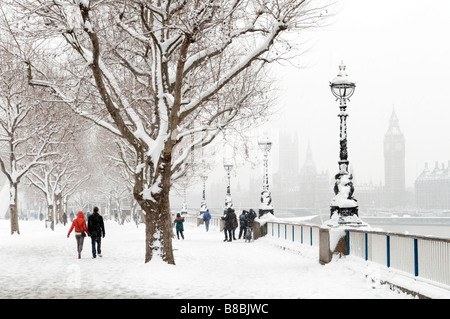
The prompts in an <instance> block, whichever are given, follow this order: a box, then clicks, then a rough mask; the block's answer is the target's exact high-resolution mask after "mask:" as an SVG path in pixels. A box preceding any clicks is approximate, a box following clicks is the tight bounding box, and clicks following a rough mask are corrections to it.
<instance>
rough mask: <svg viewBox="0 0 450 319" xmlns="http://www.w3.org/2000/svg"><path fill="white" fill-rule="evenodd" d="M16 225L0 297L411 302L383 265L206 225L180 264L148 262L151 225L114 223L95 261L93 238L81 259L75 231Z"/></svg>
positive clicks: (2, 247) (181, 253)
mask: <svg viewBox="0 0 450 319" xmlns="http://www.w3.org/2000/svg"><path fill="white" fill-rule="evenodd" d="M9 227H10V225H9V221H7V220H0V287H1V289H0V298H95V299H97V298H176V299H187V298H188V299H190V298H195V299H197V298H201V299H204V298H211V299H212V298H214V299H236V298H237V299H240V298H258V299H259V298H261V299H278V298H284V299H291V298H412V297H411V296H410V295H407V294H405V293H403V292H399V291H395V290H391V289H389V287H388V286H387V285H383V284H380V283H379V282H373V281H372V280H371V279H370V278H369V277H367V276H366V274H370V273H374V272H377V271H379V270H378V269H377V266H376V265H375V266H374V265H373V264H368V263H366V262H364V261H360V260H357V259H354V258H351V257H345V258H340V259H336V260H333V261H332V262H331V263H330V264H328V265H325V266H321V265H320V264H319V262H318V252H317V248H313V247H308V246H300V245H298V246H294V245H290V246H284V249H283V248H282V247H281V246H280V242H278V241H277V240H274V239H270V238H261V239H258V240H257V241H255V242H252V243H245V242H244V241H243V240H237V241H233V242H231V243H230V242H223V233H220V232H219V231H218V230H217V228H214V227H211V229H210V231H209V232H208V233H207V232H205V229H204V227H203V225H201V226H200V227H196V226H194V225H191V224H187V223H185V240H177V239H176V238H175V239H174V248H175V258H176V264H177V265H176V266H173V265H166V264H164V263H162V262H160V261H152V262H150V263H148V264H145V263H144V225H141V226H139V228H137V227H136V225H135V224H133V223H129V224H126V225H123V226H120V225H118V224H116V223H114V222H111V221H107V222H106V224H105V227H106V237H105V238H104V239H103V240H102V253H103V258H99V257H97V258H96V259H92V258H91V244H90V238H89V237H86V240H85V243H84V250H83V253H82V258H81V259H77V253H76V245H75V238H74V234H73V233H72V234H71V236H70V238H67V236H66V235H67V231H68V229H69V225H66V226H62V225H56V227H55V231H51V230H49V229H45V227H44V223H43V222H39V221H20V233H21V235H13V236H11V235H10V228H9ZM440 297H443V298H450V292H449V293H448V295H445V291H444V294H443V295H440Z"/></svg>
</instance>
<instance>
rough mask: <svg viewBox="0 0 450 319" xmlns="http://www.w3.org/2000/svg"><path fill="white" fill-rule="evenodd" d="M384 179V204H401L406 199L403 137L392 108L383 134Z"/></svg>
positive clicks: (388, 205)
mask: <svg viewBox="0 0 450 319" xmlns="http://www.w3.org/2000/svg"><path fill="white" fill-rule="evenodd" d="M384 181H385V185H384V199H385V205H386V206H387V207H398V206H403V205H404V204H405V201H406V189H405V138H404V136H403V133H402V132H401V131H400V126H399V124H398V118H397V114H396V113H395V110H392V115H391V118H390V120H389V128H388V131H387V132H386V134H385V135H384Z"/></svg>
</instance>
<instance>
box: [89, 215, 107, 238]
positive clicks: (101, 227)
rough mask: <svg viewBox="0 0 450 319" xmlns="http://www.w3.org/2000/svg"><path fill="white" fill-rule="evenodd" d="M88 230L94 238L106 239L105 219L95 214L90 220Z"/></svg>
mask: <svg viewBox="0 0 450 319" xmlns="http://www.w3.org/2000/svg"><path fill="white" fill-rule="evenodd" d="M87 228H88V230H89V233H91V236H93V237H105V224H104V223H103V217H102V216H101V215H100V214H99V213H97V212H94V213H93V214H92V215H90V216H89V218H88V227H87Z"/></svg>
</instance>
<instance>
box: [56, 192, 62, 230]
mask: <svg viewBox="0 0 450 319" xmlns="http://www.w3.org/2000/svg"><path fill="white" fill-rule="evenodd" d="M55 217H56V223H57V224H59V223H62V195H61V193H59V194H55Z"/></svg>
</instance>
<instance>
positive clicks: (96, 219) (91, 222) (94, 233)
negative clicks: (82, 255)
mask: <svg viewBox="0 0 450 319" xmlns="http://www.w3.org/2000/svg"><path fill="white" fill-rule="evenodd" d="M87 228H88V230H89V233H90V234H91V243H92V258H95V257H96V253H97V255H98V256H99V257H102V238H105V224H104V223H103V217H102V216H100V214H99V213H98V207H94V213H93V214H92V215H90V216H89V218H88V227H87ZM95 246H97V247H95Z"/></svg>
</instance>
